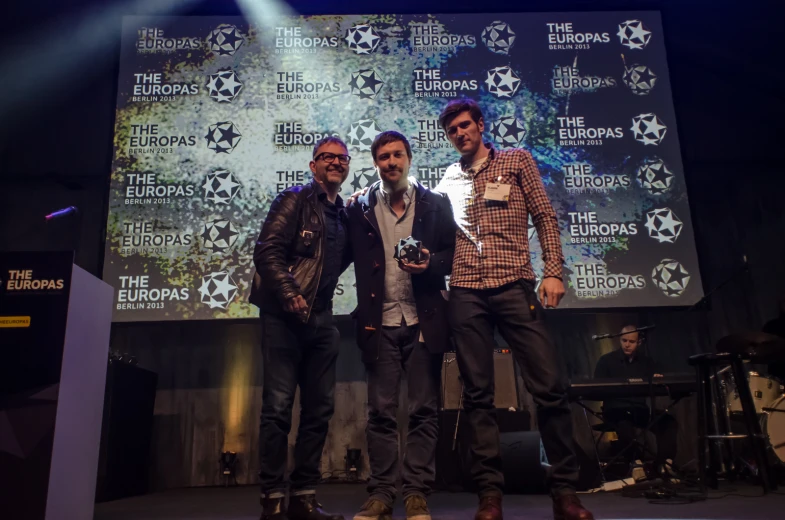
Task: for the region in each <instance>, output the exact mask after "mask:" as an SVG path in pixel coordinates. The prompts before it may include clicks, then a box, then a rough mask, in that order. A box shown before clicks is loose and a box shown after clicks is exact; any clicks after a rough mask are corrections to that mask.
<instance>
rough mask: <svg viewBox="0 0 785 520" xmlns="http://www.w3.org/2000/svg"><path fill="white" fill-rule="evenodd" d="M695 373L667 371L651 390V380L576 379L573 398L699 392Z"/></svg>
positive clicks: (655, 381) (603, 398) (576, 399)
mask: <svg viewBox="0 0 785 520" xmlns="http://www.w3.org/2000/svg"><path fill="white" fill-rule="evenodd" d="M697 390H698V385H697V383H696V382H695V374H690V373H686V374H664V377H655V378H654V379H653V384H652V388H651V391H650V390H649V381H648V380H645V379H638V378H633V379H626V378H615V377H614V378H598V379H594V378H588V377H584V378H576V379H573V380H572V382H571V383H570V389H569V392H568V394H569V397H570V400H572V401H579V400H585V401H605V400H606V399H616V398H619V397H649V395H650V393H653V394H654V395H655V396H657V397H660V396H670V397H685V396H687V395H690V394H692V393H695V392H697Z"/></svg>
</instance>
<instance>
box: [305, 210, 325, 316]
mask: <svg viewBox="0 0 785 520" xmlns="http://www.w3.org/2000/svg"><path fill="white" fill-rule="evenodd" d="M308 204H311V209H313V211H314V212H315V213H316V218H318V219H319V226H321V228H322V233H321V235H322V236H321V237H320V238H319V247H320V248H321V253H322V256H324V240H325V229H324V219H323V218H322V216H321V215H320V214H319V211H318V210H317V209H316V207H315V206H314V205H313V204H312V203H311V200H310V198H309V199H308ZM323 266H324V258H322V261H321V262H319V267H318V272H319V274H318V275H317V276H316V291H314V293H313V297H312V298H311V301H309V302H308V314H307V315H306V316H305V323H306V325H307V324H308V320H310V319H311V310H312V308H313V302H314V301H316V292H318V291H319V283H320V282H321V281H322V267H323Z"/></svg>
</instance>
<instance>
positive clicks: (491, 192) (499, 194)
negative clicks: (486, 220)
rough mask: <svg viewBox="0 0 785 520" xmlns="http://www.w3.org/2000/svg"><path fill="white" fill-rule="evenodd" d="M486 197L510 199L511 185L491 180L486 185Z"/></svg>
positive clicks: (490, 198) (489, 198) (488, 198)
mask: <svg viewBox="0 0 785 520" xmlns="http://www.w3.org/2000/svg"><path fill="white" fill-rule="evenodd" d="M485 198H486V199H487V200H502V201H505V202H506V201H508V200H510V185H509V184H499V183H497V182H489V183H488V184H486V185H485Z"/></svg>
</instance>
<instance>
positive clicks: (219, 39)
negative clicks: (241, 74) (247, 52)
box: [207, 23, 244, 56]
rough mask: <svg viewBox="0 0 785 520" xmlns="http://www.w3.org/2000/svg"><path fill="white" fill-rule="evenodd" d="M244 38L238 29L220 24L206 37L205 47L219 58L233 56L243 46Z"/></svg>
mask: <svg viewBox="0 0 785 520" xmlns="http://www.w3.org/2000/svg"><path fill="white" fill-rule="evenodd" d="M243 41H244V38H243V37H242V35H241V34H240V31H239V29H237V27H235V26H234V25H231V24H226V23H222V24H221V25H219V26H218V27H216V28H215V29H213V30H212V31H210V34H209V35H208V36H207V46H208V47H209V48H210V50H211V51H213V52H214V53H216V54H218V55H219V56H234V53H235V52H237V50H238V49H239V48H240V46H241V45H242V44H243Z"/></svg>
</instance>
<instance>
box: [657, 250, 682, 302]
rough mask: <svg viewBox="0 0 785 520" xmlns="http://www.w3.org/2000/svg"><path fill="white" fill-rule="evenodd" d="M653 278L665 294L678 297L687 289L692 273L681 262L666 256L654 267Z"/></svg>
mask: <svg viewBox="0 0 785 520" xmlns="http://www.w3.org/2000/svg"><path fill="white" fill-rule="evenodd" d="M651 279H652V281H653V282H654V285H656V286H657V287H658V288H659V289H660V290H661V291H662V292H663V294H665V296H668V297H669V298H677V297H679V296H681V295H682V293H683V292H684V290H685V289H687V284H688V283H689V282H690V273H689V272H688V271H687V269H685V268H684V266H683V265H682V264H681V263H680V262H677V261H676V260H672V259H670V258H664V259H662V260H661V261H660V263H659V264H657V265H656V266H655V267H654V269H652V271H651Z"/></svg>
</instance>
